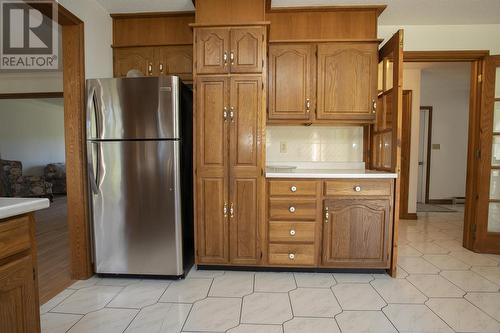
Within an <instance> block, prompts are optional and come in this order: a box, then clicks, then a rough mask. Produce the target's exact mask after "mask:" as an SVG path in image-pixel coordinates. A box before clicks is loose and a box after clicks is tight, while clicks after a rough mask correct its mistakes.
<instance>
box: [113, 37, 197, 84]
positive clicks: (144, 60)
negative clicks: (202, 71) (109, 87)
mask: <svg viewBox="0 0 500 333" xmlns="http://www.w3.org/2000/svg"><path fill="white" fill-rule="evenodd" d="M131 69H137V70H139V71H141V72H142V74H144V75H146V76H149V75H178V76H179V77H180V78H181V79H182V80H183V81H192V80H193V47H192V46H191V45H174V46H158V47H124V48H115V49H114V76H115V77H124V76H127V73H128V71H129V70H131Z"/></svg>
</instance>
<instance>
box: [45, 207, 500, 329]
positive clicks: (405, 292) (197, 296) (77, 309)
mask: <svg viewBox="0 0 500 333" xmlns="http://www.w3.org/2000/svg"><path fill="white" fill-rule="evenodd" d="M454 208H455V209H456V208H457V207H454ZM419 217H420V218H419V220H418V221H401V224H400V230H399V241H400V251H399V252H400V260H399V265H400V269H399V272H398V278H397V279H392V278H389V277H388V276H387V275H385V274H341V273H335V274H328V273H264V272H257V273H254V272H230V271H227V272H222V271H197V270H192V271H191V272H190V273H189V275H188V277H187V278H186V279H185V280H183V281H150V280H137V279H100V278H97V277H94V278H92V279H89V280H87V281H79V282H77V283H75V284H74V285H73V286H71V287H70V288H68V289H67V290H65V291H63V292H62V293H61V294H59V295H57V296H56V297H54V298H53V299H52V300H51V301H49V302H48V303H46V304H44V305H43V306H42V307H41V312H42V315H41V320H42V332H44V333H59V332H70V333H75V332H91V333H100V332H104V333H115V332H126V333H132V332H134V333H170V332H229V333H295V332H297V333H309V332H311V333H317V332H318V333H321V332H328V333H335V332H342V333H347V332H381V333H382V332H383V333H386V332H387V333H390V332H418V333H431V332H432V333H440V332H481V333H483V332H496V333H499V332H500V290H499V289H500V256H494V255H484V254H476V253H472V252H470V251H468V250H466V249H464V248H463V247H462V246H461V239H462V226H463V222H462V221H463V213H462V212H453V213H419Z"/></svg>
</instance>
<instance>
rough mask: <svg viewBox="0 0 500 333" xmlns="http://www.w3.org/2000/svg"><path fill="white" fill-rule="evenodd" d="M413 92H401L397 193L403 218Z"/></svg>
mask: <svg viewBox="0 0 500 333" xmlns="http://www.w3.org/2000/svg"><path fill="white" fill-rule="evenodd" d="M412 100H413V91H412V90H403V112H402V116H403V122H402V124H403V128H402V136H401V185H400V193H399V200H400V204H399V217H400V218H405V217H406V216H409V215H410V214H409V213H408V197H409V192H410V191H409V187H410V164H411V163H410V159H411V154H410V151H411V127H412V126H411V122H412V113H413V111H412Z"/></svg>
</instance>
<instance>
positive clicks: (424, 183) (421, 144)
mask: <svg viewBox="0 0 500 333" xmlns="http://www.w3.org/2000/svg"><path fill="white" fill-rule="evenodd" d="M431 126H432V106H421V107H420V124H419V135H418V183H417V186H418V187H417V204H419V203H420V204H426V203H429V180H430V175H429V169H430V156H429V155H430V154H429V152H430V149H429V144H430V143H431V142H432V138H431V135H432V129H431Z"/></svg>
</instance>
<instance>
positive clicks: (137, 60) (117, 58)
mask: <svg viewBox="0 0 500 333" xmlns="http://www.w3.org/2000/svg"><path fill="white" fill-rule="evenodd" d="M113 53H114V59H113V64H114V75H115V77H124V76H127V73H128V71H129V70H131V69H137V70H139V71H141V72H142V74H143V75H153V73H154V69H153V61H154V54H155V50H154V48H153V47H127V48H120V49H114V51H113Z"/></svg>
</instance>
